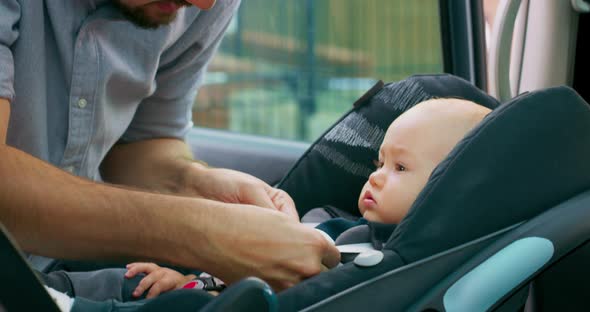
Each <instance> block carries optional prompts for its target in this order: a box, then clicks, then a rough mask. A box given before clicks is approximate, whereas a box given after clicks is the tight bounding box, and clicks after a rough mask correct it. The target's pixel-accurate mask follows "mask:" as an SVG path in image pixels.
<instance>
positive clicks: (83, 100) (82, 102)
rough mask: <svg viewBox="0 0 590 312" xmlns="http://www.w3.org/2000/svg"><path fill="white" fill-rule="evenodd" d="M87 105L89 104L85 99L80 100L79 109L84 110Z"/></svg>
mask: <svg viewBox="0 0 590 312" xmlns="http://www.w3.org/2000/svg"><path fill="white" fill-rule="evenodd" d="M86 105H88V102H87V101H86V99H85V98H81V99H79V100H78V107H80V108H84V107H86Z"/></svg>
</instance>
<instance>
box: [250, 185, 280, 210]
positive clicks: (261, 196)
mask: <svg viewBox="0 0 590 312" xmlns="http://www.w3.org/2000/svg"><path fill="white" fill-rule="evenodd" d="M253 195H254V198H253V199H254V202H253V204H254V205H256V206H260V207H263V208H270V209H277V208H276V207H275V204H274V203H273V202H272V200H271V198H270V196H268V193H267V192H266V191H265V190H264V189H263V188H257V189H255V190H254V194H253Z"/></svg>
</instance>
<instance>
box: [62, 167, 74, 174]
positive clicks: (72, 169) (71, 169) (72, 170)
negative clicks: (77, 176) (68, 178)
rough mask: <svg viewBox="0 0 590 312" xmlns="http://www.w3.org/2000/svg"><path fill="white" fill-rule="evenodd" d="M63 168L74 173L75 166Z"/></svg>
mask: <svg viewBox="0 0 590 312" xmlns="http://www.w3.org/2000/svg"><path fill="white" fill-rule="evenodd" d="M63 170H65V171H67V172H69V173H74V166H67V167H63Z"/></svg>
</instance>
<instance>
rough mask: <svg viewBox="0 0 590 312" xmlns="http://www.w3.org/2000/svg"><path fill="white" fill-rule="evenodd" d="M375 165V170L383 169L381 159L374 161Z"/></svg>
mask: <svg viewBox="0 0 590 312" xmlns="http://www.w3.org/2000/svg"><path fill="white" fill-rule="evenodd" d="M373 164H374V165H375V168H377V169H379V168H381V167H383V162H382V161H381V160H379V159H375V160H373Z"/></svg>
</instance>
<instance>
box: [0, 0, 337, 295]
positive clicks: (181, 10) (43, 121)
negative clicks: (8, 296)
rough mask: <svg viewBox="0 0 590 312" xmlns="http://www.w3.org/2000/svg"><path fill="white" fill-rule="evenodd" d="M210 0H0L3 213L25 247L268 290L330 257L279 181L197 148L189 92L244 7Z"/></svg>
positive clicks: (333, 255) (332, 252) (233, 0)
mask: <svg viewBox="0 0 590 312" xmlns="http://www.w3.org/2000/svg"><path fill="white" fill-rule="evenodd" d="M214 2H215V1H214V0H187V1H179V0H164V1H154V0H112V1H108V0H64V1H49V0H47V1H20V0H0V142H2V144H0V158H1V159H2V161H1V162H0V175H1V176H2V177H3V179H2V181H1V182H0V221H1V222H2V223H3V224H4V225H5V226H6V227H7V228H8V229H9V230H10V231H11V232H12V234H13V235H14V236H15V238H16V239H17V241H18V242H19V244H20V245H21V247H22V248H23V249H24V250H25V251H26V252H29V253H32V254H38V255H43V256H47V257H55V258H68V259H104V260H121V261H127V260H150V261H157V262H163V263H170V264H175V265H179V266H184V267H190V268H196V269H202V270H206V271H207V272H209V273H211V274H213V275H215V276H218V277H220V278H221V279H223V280H224V281H226V282H233V281H236V280H238V279H240V278H243V277H245V276H250V275H254V276H259V277H261V278H263V279H265V280H266V281H268V282H269V283H270V284H271V285H272V286H273V287H275V288H276V289H282V288H286V287H289V286H291V285H293V284H295V283H297V282H298V281H300V280H302V279H304V278H306V277H309V276H311V275H314V274H317V273H319V272H320V270H321V268H322V264H323V265H325V266H328V267H331V266H334V265H336V264H337V263H338V260H339V254H338V251H337V250H336V249H335V248H334V247H332V246H330V245H329V244H327V243H326V241H324V239H323V237H322V236H321V235H320V234H319V233H317V232H316V231H315V230H312V229H308V228H306V227H304V226H302V225H300V224H299V223H298V222H296V220H295V219H296V218H297V213H296V210H295V207H294V204H293V201H292V200H291V198H290V197H289V196H288V195H287V194H286V193H284V192H282V191H280V190H277V189H274V188H272V187H270V186H268V185H267V184H265V183H264V182H262V181H260V180H258V179H256V178H254V177H252V176H249V175H246V174H243V173H240V172H236V171H231V170H226V169H212V168H207V167H204V166H202V165H200V164H199V163H198V162H195V161H193V160H192V157H191V153H190V150H189V148H188V147H187V145H186V144H185V143H184V141H183V138H184V136H185V134H186V133H187V131H188V129H190V127H191V125H192V124H191V121H190V110H191V104H192V101H193V99H194V96H195V94H196V90H197V88H198V83H199V81H200V79H201V77H202V75H203V73H204V72H205V69H206V66H207V63H208V62H209V60H210V59H211V57H212V55H213V54H214V52H215V50H216V49H217V46H218V44H219V42H220V40H221V38H222V35H223V33H224V30H225V28H226V27H227V25H228V23H229V21H230V18H231V16H232V14H233V13H234V11H235V10H236V9H237V7H238V4H239V3H238V2H239V1H238V0H220V1H218V2H217V3H214ZM214 4H215V5H214ZM90 179H92V180H95V181H106V182H109V183H112V184H118V185H126V186H130V187H131V188H123V187H118V186H113V185H109V184H102V183H98V182H92V181H91V180H90ZM146 190H149V191H150V192H148V191H146ZM179 195H180V196H179ZM260 207H264V208H268V209H262V208H260ZM273 210H274V211H273ZM33 263H34V264H36V266H37V267H38V268H42V267H43V266H45V265H47V263H46V262H44V261H39V258H35V259H33Z"/></svg>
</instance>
